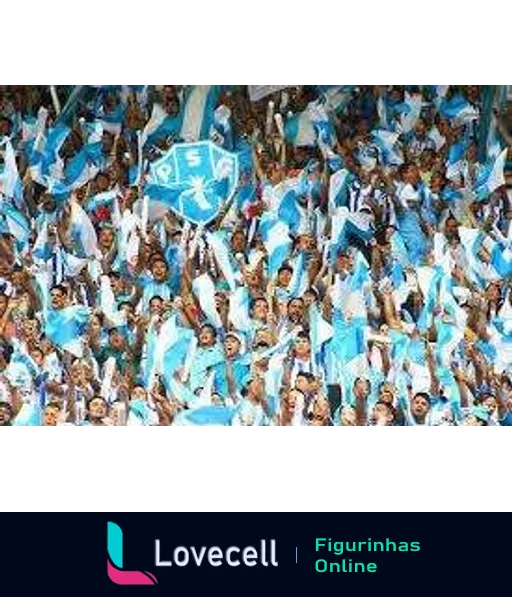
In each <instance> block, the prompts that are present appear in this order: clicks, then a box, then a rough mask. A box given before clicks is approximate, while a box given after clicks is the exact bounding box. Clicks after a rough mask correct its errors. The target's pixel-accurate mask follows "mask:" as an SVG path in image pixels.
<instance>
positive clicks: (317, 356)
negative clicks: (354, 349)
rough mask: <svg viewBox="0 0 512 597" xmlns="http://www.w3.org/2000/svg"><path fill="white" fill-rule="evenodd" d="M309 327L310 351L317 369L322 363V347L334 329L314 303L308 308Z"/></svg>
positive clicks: (332, 334)
mask: <svg viewBox="0 0 512 597" xmlns="http://www.w3.org/2000/svg"><path fill="white" fill-rule="evenodd" d="M309 327H310V338H311V351H312V354H313V355H314V365H315V369H317V368H318V367H319V365H320V364H321V361H322V349H323V346H324V344H325V343H326V342H329V341H330V340H331V339H332V338H333V336H334V328H333V326H332V325H331V324H330V323H328V322H327V321H326V320H325V319H324V318H323V317H322V315H321V313H320V310H319V309H318V305H317V304H316V303H313V304H312V305H311V307H310V308H309ZM327 376H328V377H329V376H330V372H329V371H328V372H327Z"/></svg>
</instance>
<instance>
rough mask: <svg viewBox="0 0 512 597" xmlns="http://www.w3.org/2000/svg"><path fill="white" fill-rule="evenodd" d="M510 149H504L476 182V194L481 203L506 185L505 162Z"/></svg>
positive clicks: (480, 174)
mask: <svg viewBox="0 0 512 597" xmlns="http://www.w3.org/2000/svg"><path fill="white" fill-rule="evenodd" d="M507 153H508V149H504V150H503V151H502V152H501V153H500V154H499V155H498V157H497V158H496V159H495V160H494V161H493V162H491V163H490V164H487V165H486V167H485V168H484V169H483V170H482V172H481V173H479V175H478V177H477V181H476V193H477V197H478V200H479V201H484V200H485V199H487V198H488V197H489V196H490V195H491V194H492V193H493V192H494V191H495V190H496V189H498V188H499V187H502V186H504V185H505V183H506V181H505V174H504V171H505V162H506V160H507Z"/></svg>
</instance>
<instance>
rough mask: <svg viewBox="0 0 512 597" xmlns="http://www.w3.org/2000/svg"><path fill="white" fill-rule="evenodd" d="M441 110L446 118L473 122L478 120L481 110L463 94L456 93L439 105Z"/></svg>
mask: <svg viewBox="0 0 512 597" xmlns="http://www.w3.org/2000/svg"><path fill="white" fill-rule="evenodd" d="M439 112H440V114H441V116H443V117H444V118H448V119H449V120H455V119H457V120H459V121H460V122H471V121H472V120H476V119H477V118H478V116H479V112H478V110H477V109H476V108H474V107H473V106H472V105H471V104H470V103H469V102H468V101H467V99H465V98H464V97H463V96H462V95H460V94H457V95H454V96H453V97H452V98H451V99H446V98H445V99H444V100H443V101H442V102H441V105H440V107H439Z"/></svg>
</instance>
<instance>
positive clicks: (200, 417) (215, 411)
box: [173, 406, 236, 427]
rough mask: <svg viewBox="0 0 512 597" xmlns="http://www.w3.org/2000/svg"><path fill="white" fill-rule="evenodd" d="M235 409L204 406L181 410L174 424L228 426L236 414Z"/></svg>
mask: <svg viewBox="0 0 512 597" xmlns="http://www.w3.org/2000/svg"><path fill="white" fill-rule="evenodd" d="M235 412H236V411H235V409H234V408H228V407H225V406H202V407H199V408H192V409H189V410H183V411H181V412H180V413H179V414H178V416H177V417H176V418H175V420H174V422H173V425H180V426H191V427H206V426H216V427H219V426H220V427H228V426H230V425H231V421H232V420H233V417H234V416H235Z"/></svg>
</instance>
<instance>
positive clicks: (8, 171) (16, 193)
mask: <svg viewBox="0 0 512 597" xmlns="http://www.w3.org/2000/svg"><path fill="white" fill-rule="evenodd" d="M4 164H5V169H4V173H3V177H2V178H3V181H2V182H3V185H2V188H3V194H4V195H5V196H6V197H8V198H9V199H12V200H13V201H14V203H15V205H16V206H17V207H21V201H22V199H23V188H22V185H21V179H20V175H19V172H18V166H17V164H16V154H15V153H14V149H13V147H12V143H11V140H10V139H7V140H6V142H5V152H4Z"/></svg>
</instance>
